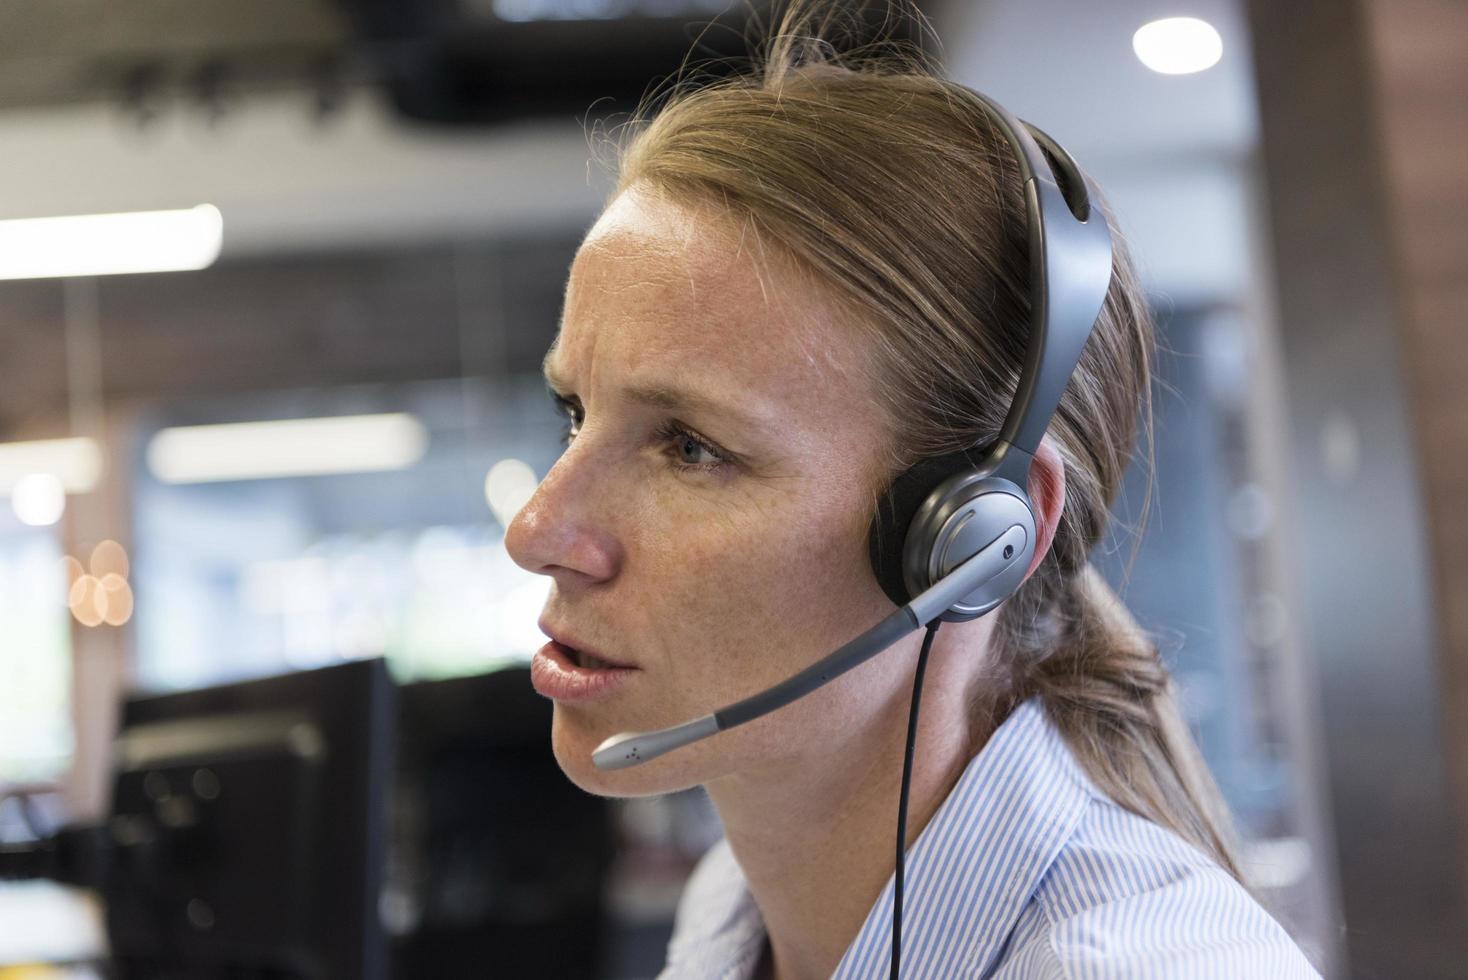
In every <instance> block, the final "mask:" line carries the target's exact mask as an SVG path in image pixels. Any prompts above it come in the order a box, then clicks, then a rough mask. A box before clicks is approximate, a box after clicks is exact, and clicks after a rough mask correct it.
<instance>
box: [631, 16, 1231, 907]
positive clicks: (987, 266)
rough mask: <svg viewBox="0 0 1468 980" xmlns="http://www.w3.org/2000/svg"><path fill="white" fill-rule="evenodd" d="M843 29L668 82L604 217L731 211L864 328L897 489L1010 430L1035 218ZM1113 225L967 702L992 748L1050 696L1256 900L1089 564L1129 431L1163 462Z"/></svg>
mask: <svg viewBox="0 0 1468 980" xmlns="http://www.w3.org/2000/svg"><path fill="white" fill-rule="evenodd" d="M904 9H905V8H904ZM888 12H889V15H890V13H891V9H890V7H889V8H888ZM840 13H841V7H840V5H839V4H832V3H825V4H812V3H808V2H804V0H794V3H793V4H791V5H790V6H788V7H787V8H786V9H785V11H784V15H783V17H782V19H781V20H780V22H779V27H778V28H777V29H776V30H774V31H773V32H771V34H770V36H769V38H768V40H767V43H766V45H765V48H764V50H763V52H762V53H760V54H758V55H757V56H756V58H755V59H754V65H753V67H752V68H751V69H750V70H748V71H745V72H743V73H740V74H736V75H734V76H732V77H721V78H717V79H714V80H712V81H708V80H703V81H701V82H690V81H689V80H687V79H680V80H676V81H675V82H674V84H673V85H672V86H671V88H670V89H669V90H668V91H667V92H666V93H665V94H664V97H660V98H657V97H655V98H652V99H649V100H647V101H645V103H644V105H643V106H642V107H640V108H639V111H638V112H637V113H636V114H635V115H634V117H633V119H632V120H631V123H632V124H631V125H630V126H628V127H627V131H628V132H630V133H632V134H633V135H632V138H631V139H630V140H629V141H627V143H626V144H625V145H623V146H619V147H618V148H617V149H618V159H617V171H618V176H617V181H616V184H615V187H614V189H613V192H612V195H611V196H612V197H615V196H616V195H617V194H620V193H621V192H622V191H624V190H626V189H627V188H628V187H630V186H632V185H633V184H639V185H645V186H651V187H653V188H656V189H658V190H660V191H662V192H664V193H666V194H669V195H671V196H673V197H675V198H679V199H683V200H687V201H689V202H694V203H698V202H708V201H713V202H716V203H717V202H722V204H723V205H724V206H725V207H726V208H727V210H728V212H729V213H731V214H733V215H736V216H737V217H739V218H740V219H742V220H743V221H744V222H745V223H746V226H747V227H752V228H753V229H754V230H755V231H756V233H757V235H758V237H759V238H760V239H761V240H769V241H773V242H776V243H777V244H778V246H780V249H779V251H781V252H782V253H785V254H787V255H788V257H789V258H790V259H792V260H794V263H795V265H796V266H797V267H799V268H800V269H802V270H804V271H808V272H809V273H810V274H811V276H812V278H813V279H814V280H815V281H817V282H819V283H821V284H822V285H823V286H824V287H825V288H826V290H827V292H828V293H829V294H830V295H831V296H832V298H833V299H834V300H835V301H836V302H838V303H840V304H841V305H842V306H843V307H845V308H847V309H848V310H850V311H851V312H853V313H854V314H855V316H854V317H853V320H852V326H853V329H855V330H858V331H860V332H862V333H863V334H864V335H865V337H866V339H867V342H868V343H869V344H870V345H871V348H872V349H873V350H874V352H875V355H876V377H875V378H874V385H875V392H874V393H875V395H876V397H877V398H878V399H880V401H881V402H882V403H883V404H884V406H885V408H886V411H887V416H888V418H889V420H890V426H891V435H892V439H891V442H890V445H889V447H888V456H889V458H888V459H887V460H886V462H887V465H888V469H889V473H890V475H895V474H896V473H898V472H900V471H901V470H902V469H904V468H906V467H907V466H910V465H911V464H912V463H913V462H915V461H916V460H917V459H920V458H922V457H926V456H934V455H939V454H943V453H949V452H953V451H955V450H958V449H961V448H966V447H972V446H974V445H976V444H982V443H985V442H988V441H990V440H992V439H993V438H995V436H996V435H997V434H998V432H999V429H1000V427H1001V425H1002V423H1003V421H1004V413H1005V411H1006V409H1007V408H1008V406H1009V403H1010V400H1011V398H1012V397H1013V393H1014V389H1015V385H1016V383H1017V379H1018V376H1019V372H1020V366H1021V363H1022V359H1023V357H1024V352H1025V345H1026V340H1027V325H1028V323H1029V322H1030V321H1029V315H1028V306H1029V303H1028V281H1029V266H1028V262H1029V256H1028V251H1029V249H1028V242H1027V239H1026V229H1025V208H1024V202H1023V198H1022V192H1021V188H1020V184H1019V181H1018V169H1017V165H1016V164H1015V162H1014V159H1013V151H1012V150H1011V149H1010V147H1009V144H1008V143H1007V142H1006V141H1005V139H1004V137H1003V136H1002V135H1001V134H1000V133H999V132H998V131H997V130H996V128H995V127H994V125H993V124H992V122H991V121H990V117H989V115H988V113H987V112H986V111H985V110H984V108H983V107H982V105H981V103H980V102H979V100H978V99H977V98H976V97H975V95H974V94H973V93H972V92H971V91H970V90H969V89H967V88H965V87H963V86H962V85H959V84H957V83H955V82H952V81H949V80H947V79H945V78H943V77H941V75H940V74H939V72H938V71H937V70H936V69H935V68H932V67H930V66H929V64H928V61H927V59H926V57H925V56H924V55H922V54H921V52H920V51H918V50H917V49H915V48H912V47H910V46H908V45H905V44H901V43H896V42H892V41H890V39H886V38H884V39H882V40H881V41H880V42H879V43H877V44H875V45H868V46H865V47H862V48H858V49H854V50H849V51H847V52H845V53H840V52H838V50H837V49H836V47H835V45H834V44H833V43H832V41H831V36H832V35H833V34H834V33H836V29H839V28H845V27H849V23H843V22H842V19H841V17H839V16H838V14H840ZM912 13H913V14H915V13H916V12H915V11H913V12H912ZM917 16H919V17H920V15H917ZM889 23H890V21H889ZM655 95H656V93H655ZM1102 207H1103V208H1104V207H1105V204H1104V202H1102ZM1106 213H1107V215H1108V218H1111V212H1110V210H1109V209H1107V211H1106ZM1116 227H1117V225H1116V222H1115V220H1114V218H1112V228H1113V234H1114V237H1115V238H1116V252H1115V259H1114V264H1113V270H1112V279H1111V283H1110V287H1109V290H1108V293H1107V296H1106V300H1105V303H1104V305H1103V309H1102V311H1101V314H1100V317H1099V319H1098V320H1097V322H1096V325H1095V328H1094V332H1093V334H1092V337H1091V339H1090V341H1089V342H1088V343H1087V345H1086V347H1085V350H1084V351H1083V352H1082V355H1081V359H1080V363H1079V365H1078V366H1077V368H1076V370H1075V373H1074V375H1073V377H1072V378H1071V380H1070V382H1069V385H1068V387H1067V388H1066V391H1065V395H1064V397H1063V398H1062V400H1061V403H1060V407H1059V410H1058V411H1057V413H1056V415H1055V418H1054V419H1053V421H1052V422H1051V425H1050V428H1049V431H1048V436H1049V438H1050V439H1051V440H1052V441H1053V443H1054V444H1055V446H1056V448H1057V449H1058V450H1059V453H1060V455H1061V457H1062V458H1063V460H1064V465H1065V502H1064V512H1063V515H1062V517H1061V520H1060V524H1059V527H1058V529H1057V530H1056V533H1055V539H1054V542H1053V544H1052V545H1051V547H1050V550H1049V551H1048V553H1047V554H1046V555H1045V557H1044V559H1043V560H1042V561H1041V562H1040V565H1039V567H1038V568H1037V569H1036V570H1035V573H1034V574H1033V575H1032V576H1031V577H1030V578H1029V579H1028V580H1027V581H1026V582H1025V584H1024V585H1023V586H1022V587H1021V588H1020V589H1019V591H1018V592H1017V593H1016V594H1015V595H1014V596H1012V597H1011V598H1010V599H1009V600H1008V601H1007V602H1006V603H1005V605H1004V607H1003V608H1002V609H1001V611H1000V613H999V615H998V618H997V621H996V624H995V627H994V630H993V634H992V641H991V649H992V659H993V662H994V664H995V665H996V670H997V676H986V677H984V678H983V679H982V680H983V682H984V683H983V684H982V687H983V689H982V690H976V691H974V692H973V702H974V710H975V713H976V719H977V720H978V721H979V722H981V723H982V724H983V725H988V726H990V727H992V726H993V725H995V724H997V723H998V721H1000V720H1002V718H1003V717H1004V716H1005V715H1007V714H1008V712H1009V711H1010V710H1011V709H1012V708H1013V706H1014V705H1015V704H1017V703H1018V702H1019V701H1020V700H1023V699H1025V698H1028V697H1031V696H1036V695H1037V696H1039V698H1040V699H1041V700H1042V701H1043V703H1044V705H1045V708H1046V710H1047V711H1048V713H1049V715H1050V717H1051V719H1052V720H1053V721H1054V723H1055V725H1056V727H1057V728H1058V730H1059V731H1060V732H1061V733H1062V734H1063V735H1064V737H1065V739H1066V740H1067V742H1068V744H1069V746H1070V748H1071V750H1072V752H1073V753H1074V755H1075V756H1076V758H1077V759H1078V760H1079V762H1080V764H1081V765H1082V766H1083V767H1084V768H1085V770H1086V771H1087V772H1088V774H1089V775H1090V776H1091V778H1092V779H1093V781H1094V782H1095V783H1096V784H1097V785H1098V786H1099V787H1100V788H1101V790H1102V791H1103V792H1105V793H1107V794H1108V795H1109V796H1110V797H1111V798H1112V799H1113V800H1115V801H1116V802H1117V803H1118V804H1120V805H1121V806H1124V807H1126V808H1127V809H1129V810H1131V811H1133V812H1135V813H1137V814H1139V815H1141V816H1143V817H1146V818H1148V819H1150V820H1153V821H1155V822H1157V823H1159V824H1162V825H1163V826H1166V827H1169V828H1171V829H1172V830H1173V831H1175V832H1176V833H1178V834H1179V835H1181V836H1182V837H1183V838H1184V839H1185V840H1187V841H1189V842H1190V843H1192V844H1193V845H1195V846H1197V847H1198V848H1200V849H1201V850H1202V851H1204V852H1205V853H1206V854H1208V855H1210V856H1211V857H1212V858H1213V859H1214V860H1215V861H1217V862H1218V864H1220V865H1221V866H1223V867H1224V868H1225V869H1227V870H1228V871H1229V872H1230V873H1231V874H1233V876H1234V877H1235V878H1237V879H1239V880H1241V881H1242V875H1241V873H1240V869H1239V866H1238V863H1237V861H1236V859H1235V857H1234V852H1233V843H1232V832H1231V829H1230V820H1229V816H1228V811H1227V808H1226V806H1225V805H1224V803H1223V800H1222V798H1221V796H1220V794H1219V792H1218V789H1217V787H1216V785H1215V784H1214V781H1213V779H1212V777H1211V775H1210V774H1209V772H1208V769H1207V767H1206V765H1205V764H1204V762H1203V760H1202V758H1201V756H1200V755H1199V753H1198V751H1197V748H1196V746H1195V745H1194V743H1193V740H1192V738H1191V736H1190V734H1189V732H1188V730H1187V727H1186V725H1185V724H1184V723H1183V721H1182V719H1181V717H1180V715H1179V712H1178V710H1177V707H1176V703H1175V699H1174V696H1173V692H1172V686H1171V683H1170V680H1169V676H1168V672H1167V670H1166V668H1165V667H1164V665H1163V664H1162V662H1161V660H1160V658H1159V654H1158V650H1157V646H1156V644H1155V643H1153V642H1152V641H1151V639H1150V638H1149V637H1148V636H1147V634H1146V633H1144V632H1143V630H1142V629H1141V628H1140V627H1139V626H1138V625H1137V623H1136V621H1135V620H1134V619H1133V618H1132V616H1131V615H1130V613H1129V612H1128V611H1127V610H1126V608H1125V607H1124V606H1123V605H1122V604H1121V602H1120V600H1119V599H1118V598H1117V597H1116V595H1115V594H1114V593H1113V592H1112V591H1111V589H1110V588H1109V587H1108V586H1107V585H1106V583H1105V581H1104V580H1103V579H1102V578H1101V576H1100V575H1099V574H1098V573H1097V572H1096V571H1095V570H1094V568H1093V567H1092V566H1091V565H1090V564H1089V563H1088V560H1087V556H1088V555H1089V553H1090V552H1091V549H1092V548H1093V546H1095V545H1096V543H1097V542H1098V540H1099V539H1100V538H1101V536H1102V534H1103V533H1104V531H1105V530H1106V528H1107V524H1108V521H1109V518H1110V513H1109V508H1110V506H1111V504H1112V501H1113V500H1114V498H1115V496H1116V493H1117V491H1118V488H1119V486H1120V484H1121V481H1122V476H1123V473H1124V472H1125V470H1126V467H1127V464H1128V462H1129V461H1130V459H1131V457H1132V452H1133V446H1134V445H1135V443H1136V438H1137V435H1138V425H1139V416H1141V417H1144V418H1145V432H1146V434H1147V437H1148V446H1149V455H1150V446H1151V412H1152V408H1151V384H1152V368H1151V364H1152V356H1153V345H1154V338H1153V325H1152V321H1151V316H1150V313H1149V310H1148V306H1147V303H1146V297H1145V294H1144V291H1143V289H1142V287H1141V285H1140V283H1139V282H1138V279H1137V276H1136V272H1135V270H1134V268H1133V265H1132V261H1131V259H1130V257H1129V254H1128V251H1127V248H1126V244H1125V242H1124V240H1122V239H1121V238H1120V236H1119V235H1116V234H1115V229H1116ZM876 492H877V490H874V498H873V510H874V511H875V506H876V499H875V493H876ZM1149 497H1150V493H1149ZM1144 514H1145V505H1144ZM984 730H989V728H985V729H984Z"/></svg>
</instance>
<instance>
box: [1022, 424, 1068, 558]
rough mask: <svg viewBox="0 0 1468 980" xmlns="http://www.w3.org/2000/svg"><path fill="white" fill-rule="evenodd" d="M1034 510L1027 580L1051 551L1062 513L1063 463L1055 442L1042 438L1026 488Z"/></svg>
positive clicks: (1047, 437) (1063, 499)
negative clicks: (1033, 526)
mask: <svg viewBox="0 0 1468 980" xmlns="http://www.w3.org/2000/svg"><path fill="white" fill-rule="evenodd" d="M1026 489H1027V490H1028V492H1029V495H1030V504H1031V506H1033V507H1034V509H1035V539H1036V540H1035V554H1034V556H1033V557H1032V558H1031V559H1030V567H1029V569H1028V570H1027V571H1026V572H1025V578H1026V579H1028V578H1029V577H1030V576H1031V575H1033V574H1034V573H1035V569H1036V568H1037V567H1038V566H1039V564H1040V562H1041V561H1042V560H1043V559H1044V558H1045V555H1046V553H1047V552H1049V551H1050V543H1051V542H1052V541H1054V540H1055V529H1056V528H1057V527H1059V526H1060V515H1061V513H1062V512H1063V511H1064V510H1065V461H1064V460H1063V459H1061V456H1060V451H1059V450H1058V449H1056V448H1055V443H1054V442H1052V441H1051V440H1050V437H1049V436H1045V437H1044V438H1043V439H1041V440H1040V445H1039V447H1038V448H1036V450H1035V463H1034V465H1033V466H1031V467H1030V485H1029V486H1028V487H1027V488H1026Z"/></svg>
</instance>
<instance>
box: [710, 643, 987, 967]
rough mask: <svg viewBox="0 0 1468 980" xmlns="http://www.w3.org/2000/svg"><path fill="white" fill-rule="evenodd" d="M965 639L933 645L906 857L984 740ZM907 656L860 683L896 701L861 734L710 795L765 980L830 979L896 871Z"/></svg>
mask: <svg viewBox="0 0 1468 980" xmlns="http://www.w3.org/2000/svg"><path fill="white" fill-rule="evenodd" d="M985 632H987V631H985ZM918 639H919V642H920V640H921V637H919V638H918ZM945 639H946V640H947V641H948V642H947V643H945V642H944V641H945ZM973 639H977V636H976V635H974V634H970V633H968V632H967V631H965V630H961V629H954V628H953V627H952V626H949V627H945V628H944V629H942V630H940V631H939V632H938V635H937V636H936V637H935V638H934V648H933V650H932V653H931V655H930V657H929V662H928V668H927V672H926V677H925V679H924V682H923V696H922V708H921V711H920V713H919V720H918V735H917V745H916V748H915V750H914V754H913V768H912V781H911V787H910V790H909V799H908V814H907V835H906V836H907V841H906V843H907V845H908V846H911V844H912V842H913V841H914V840H916V839H917V837H918V835H919V834H920V833H921V832H922V830H923V828H924V827H926V826H927V824H928V822H929V821H930V820H931V819H932V817H933V814H934V813H935V812H936V811H937V809H938V807H939V806H940V805H941V804H942V802H943V800H944V799H946V798H947V796H948V794H949V792H950V791H951V790H952V789H953V787H954V785H955V784H956V783H957V782H958V778H959V776H961V775H962V773H963V770H964V768H965V767H966V766H967V765H968V762H969V760H970V759H972V757H973V755H974V753H975V752H976V751H977V746H978V745H979V744H981V743H982V741H983V740H984V739H986V738H987V735H988V733H987V732H976V731H975V729H974V720H973V719H972V718H971V717H970V714H971V708H970V706H969V704H968V700H967V691H968V687H969V683H968V682H969V679H970V677H971V676H972V673H973V670H974V665H975V664H977V663H980V662H981V655H982V654H983V652H984V649H985V647H984V646H979V647H977V648H976V647H975V646H974V645H973V643H972V642H971V641H972V640H973ZM910 646H911V650H910V654H901V653H899V651H897V650H892V651H890V652H889V653H888V654H887V656H890V657H893V658H894V661H893V662H892V663H890V664H883V666H884V667H885V668H886V669H887V671H888V672H889V674H888V676H887V677H885V678H878V677H875V676H863V677H861V680H862V681H863V682H866V683H870V682H873V681H877V680H884V681H888V683H884V684H883V689H884V690H891V691H893V692H895V693H894V694H893V696H892V697H890V698H889V699H887V700H886V701H883V702H880V703H877V704H876V705H875V706H874V707H875V710H869V711H867V712H866V717H865V718H863V719H862V720H861V723H860V725H859V726H857V727H853V728H850V729H847V730H846V731H844V732H842V733H840V734H839V735H837V734H835V733H825V734H829V735H831V736H832V737H830V738H825V737H817V738H812V739H811V740H810V742H809V745H807V746H803V747H802V749H801V754H800V755H798V756H797V757H795V759H794V760H793V761H792V759H790V758H782V759H781V760H780V763H779V765H778V766H771V767H767V768H761V769H746V770H741V771H740V772H738V773H735V774H732V775H730V776H726V777H722V778H721V779H719V780H716V781H713V782H710V783H709V784H708V786H707V789H708V793H709V797H710V799H711V800H712V801H713V804H714V806H715V808H716V809H717V810H718V812H719V817H720V819H721V820H722V822H723V825H724V832H725V835H726V836H727V837H728V840H729V846H730V849H731V850H732V852H733V854H734V857H735V859H736V860H737V861H738V862H739V866H740V868H741V869H742V870H743V872H744V876H745V879H746V881H747V882H748V884H749V889H750V893H751V895H752V896H753V898H754V901H755V904H756V905H757V906H758V908H759V910H760V915H761V917H762V918H763V919H764V923H765V928H766V930H767V932H768V936H769V945H770V951H771V953H772V954H773V955H772V957H771V962H772V969H771V970H770V972H768V973H765V974H763V975H764V976H767V977H770V978H771V980H776V978H778V980H817V978H828V977H830V976H831V975H832V974H833V973H834V972H835V971H836V968H837V966H838V965H839V964H840V962H841V958H842V956H843V955H844V954H845V952H846V949H847V947H848V946H850V945H851V943H852V941H853V940H855V938H856V935H857V933H858V932H859V931H860V930H861V927H862V924H863V923H864V922H865V921H866V918H867V915H868V914H869V913H870V912H871V910H872V906H873V904H874V903H875V902H876V900H877V898H878V897H879V896H880V894H881V892H882V889H883V888H885V887H886V885H887V881H888V879H889V878H891V876H892V873H893V870H894V869H895V867H896V854H895V844H896V835H897V805H898V795H899V790H900V787H901V782H902V764H903V754H904V752H905V747H906V739H907V722H908V711H909V704H910V696H911V693H912V677H913V670H914V669H915V667H916V663H917V649H918V645H917V644H911V645H910ZM985 646H986V645H985ZM976 655H977V656H976ZM874 665H875V662H874ZM855 673H858V674H861V673H862V671H861V670H860V669H859V670H858V671H857V672H855ZM904 676H905V677H906V683H905V684H903V683H901V678H902V677H904Z"/></svg>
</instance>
